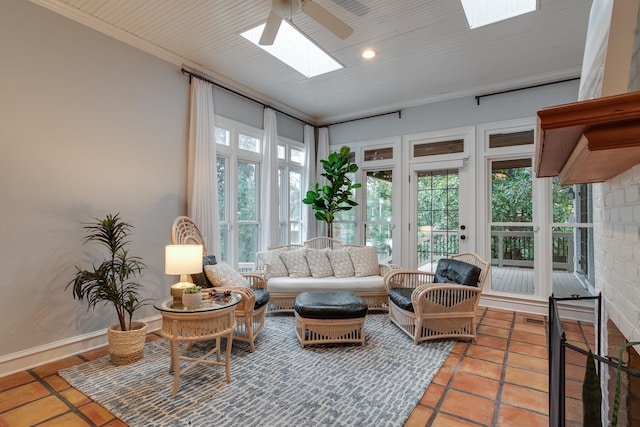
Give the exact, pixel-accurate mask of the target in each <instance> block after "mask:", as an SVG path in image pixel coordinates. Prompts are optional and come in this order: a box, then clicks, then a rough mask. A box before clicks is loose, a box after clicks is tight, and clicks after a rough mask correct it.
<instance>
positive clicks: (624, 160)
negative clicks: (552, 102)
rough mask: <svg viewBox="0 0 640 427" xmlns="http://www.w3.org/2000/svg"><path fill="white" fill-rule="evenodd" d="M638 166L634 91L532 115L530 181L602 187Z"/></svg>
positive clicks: (638, 106)
mask: <svg viewBox="0 0 640 427" xmlns="http://www.w3.org/2000/svg"><path fill="white" fill-rule="evenodd" d="M639 163H640V92H630V93H625V94H622V95H615V96H608V97H603V98H597V99H591V100H587V101H580V102H575V103H572V104H565V105H559V106H555V107H549V108H545V109H542V110H540V111H538V135H537V140H536V163H535V172H536V176H537V177H539V178H542V177H551V176H558V177H559V178H560V182H561V183H562V184H584V183H591V182H602V181H606V180H607V179H609V178H612V177H614V176H616V175H618V174H620V173H622V172H624V171H625V170H627V169H629V168H631V167H633V166H635V165H637V164H639Z"/></svg>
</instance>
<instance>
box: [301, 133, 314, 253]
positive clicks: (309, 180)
mask: <svg viewBox="0 0 640 427" xmlns="http://www.w3.org/2000/svg"><path fill="white" fill-rule="evenodd" d="M314 131H315V128H314V127H313V126H311V125H304V139H303V142H304V146H305V153H306V159H305V161H304V182H303V183H302V198H305V197H306V196H307V191H308V190H309V189H310V188H311V187H312V186H315V185H316V138H315V134H314ZM302 224H303V226H304V228H303V229H302V241H303V242H304V241H305V240H309V239H311V238H312V237H316V220H315V218H314V211H313V209H312V208H311V205H305V204H303V205H302Z"/></svg>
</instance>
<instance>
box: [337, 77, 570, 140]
mask: <svg viewBox="0 0 640 427" xmlns="http://www.w3.org/2000/svg"><path fill="white" fill-rule="evenodd" d="M577 93H578V81H577V80H575V81H571V82H566V83H559V84H554V85H549V86H543V87H538V88H532V89H525V90H519V91H515V92H509V93H505V94H501V95H495V96H490V97H486V98H481V100H480V105H477V104H476V100H475V97H467V98H459V99H454V100H450V101H444V102H438V103H435V104H427V105H422V106H418V107H412V108H406V109H404V110H402V115H401V118H399V117H398V114H389V115H386V116H381V117H377V118H372V119H366V120H358V121H353V122H349V123H344V124H339V125H335V126H330V127H329V141H330V143H331V145H338V144H344V143H349V142H355V141H367V140H372V139H378V138H384V137H390V136H398V135H407V134H412V133H418V132H428V131H435V130H440V129H450V128H455V127H460V126H470V125H476V124H479V123H489V122H494V121H502V120H509V119H520V118H525V117H534V116H535V115H536V112H537V111H538V110H540V109H542V108H545V107H549V106H552V105H558V104H565V103H568V102H574V101H575V100H576V99H577Z"/></svg>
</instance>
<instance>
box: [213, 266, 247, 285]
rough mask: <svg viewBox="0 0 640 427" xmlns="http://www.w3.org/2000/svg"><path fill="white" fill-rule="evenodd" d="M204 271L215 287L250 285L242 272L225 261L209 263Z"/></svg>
mask: <svg viewBox="0 0 640 427" xmlns="http://www.w3.org/2000/svg"><path fill="white" fill-rule="evenodd" d="M204 273H205V274H206V276H207V279H209V281H210V282H211V283H212V284H213V286H214V287H229V286H242V287H245V288H246V287H248V286H249V282H248V281H247V279H245V278H244V277H242V274H240V273H238V272H237V271H235V270H234V269H233V267H231V266H230V265H229V264H226V263H224V262H221V263H220V264H216V265H207V266H206V267H205V268H204Z"/></svg>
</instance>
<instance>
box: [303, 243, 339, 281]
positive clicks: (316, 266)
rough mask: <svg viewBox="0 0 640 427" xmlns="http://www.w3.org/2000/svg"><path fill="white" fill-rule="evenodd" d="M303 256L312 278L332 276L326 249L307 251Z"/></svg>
mask: <svg viewBox="0 0 640 427" xmlns="http://www.w3.org/2000/svg"><path fill="white" fill-rule="evenodd" d="M305 256H306V257H307V264H309V271H311V276H312V277H316V278H318V277H329V276H333V269H332V268H331V262H330V261H329V257H328V256H327V249H307V253H306V255H305Z"/></svg>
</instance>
